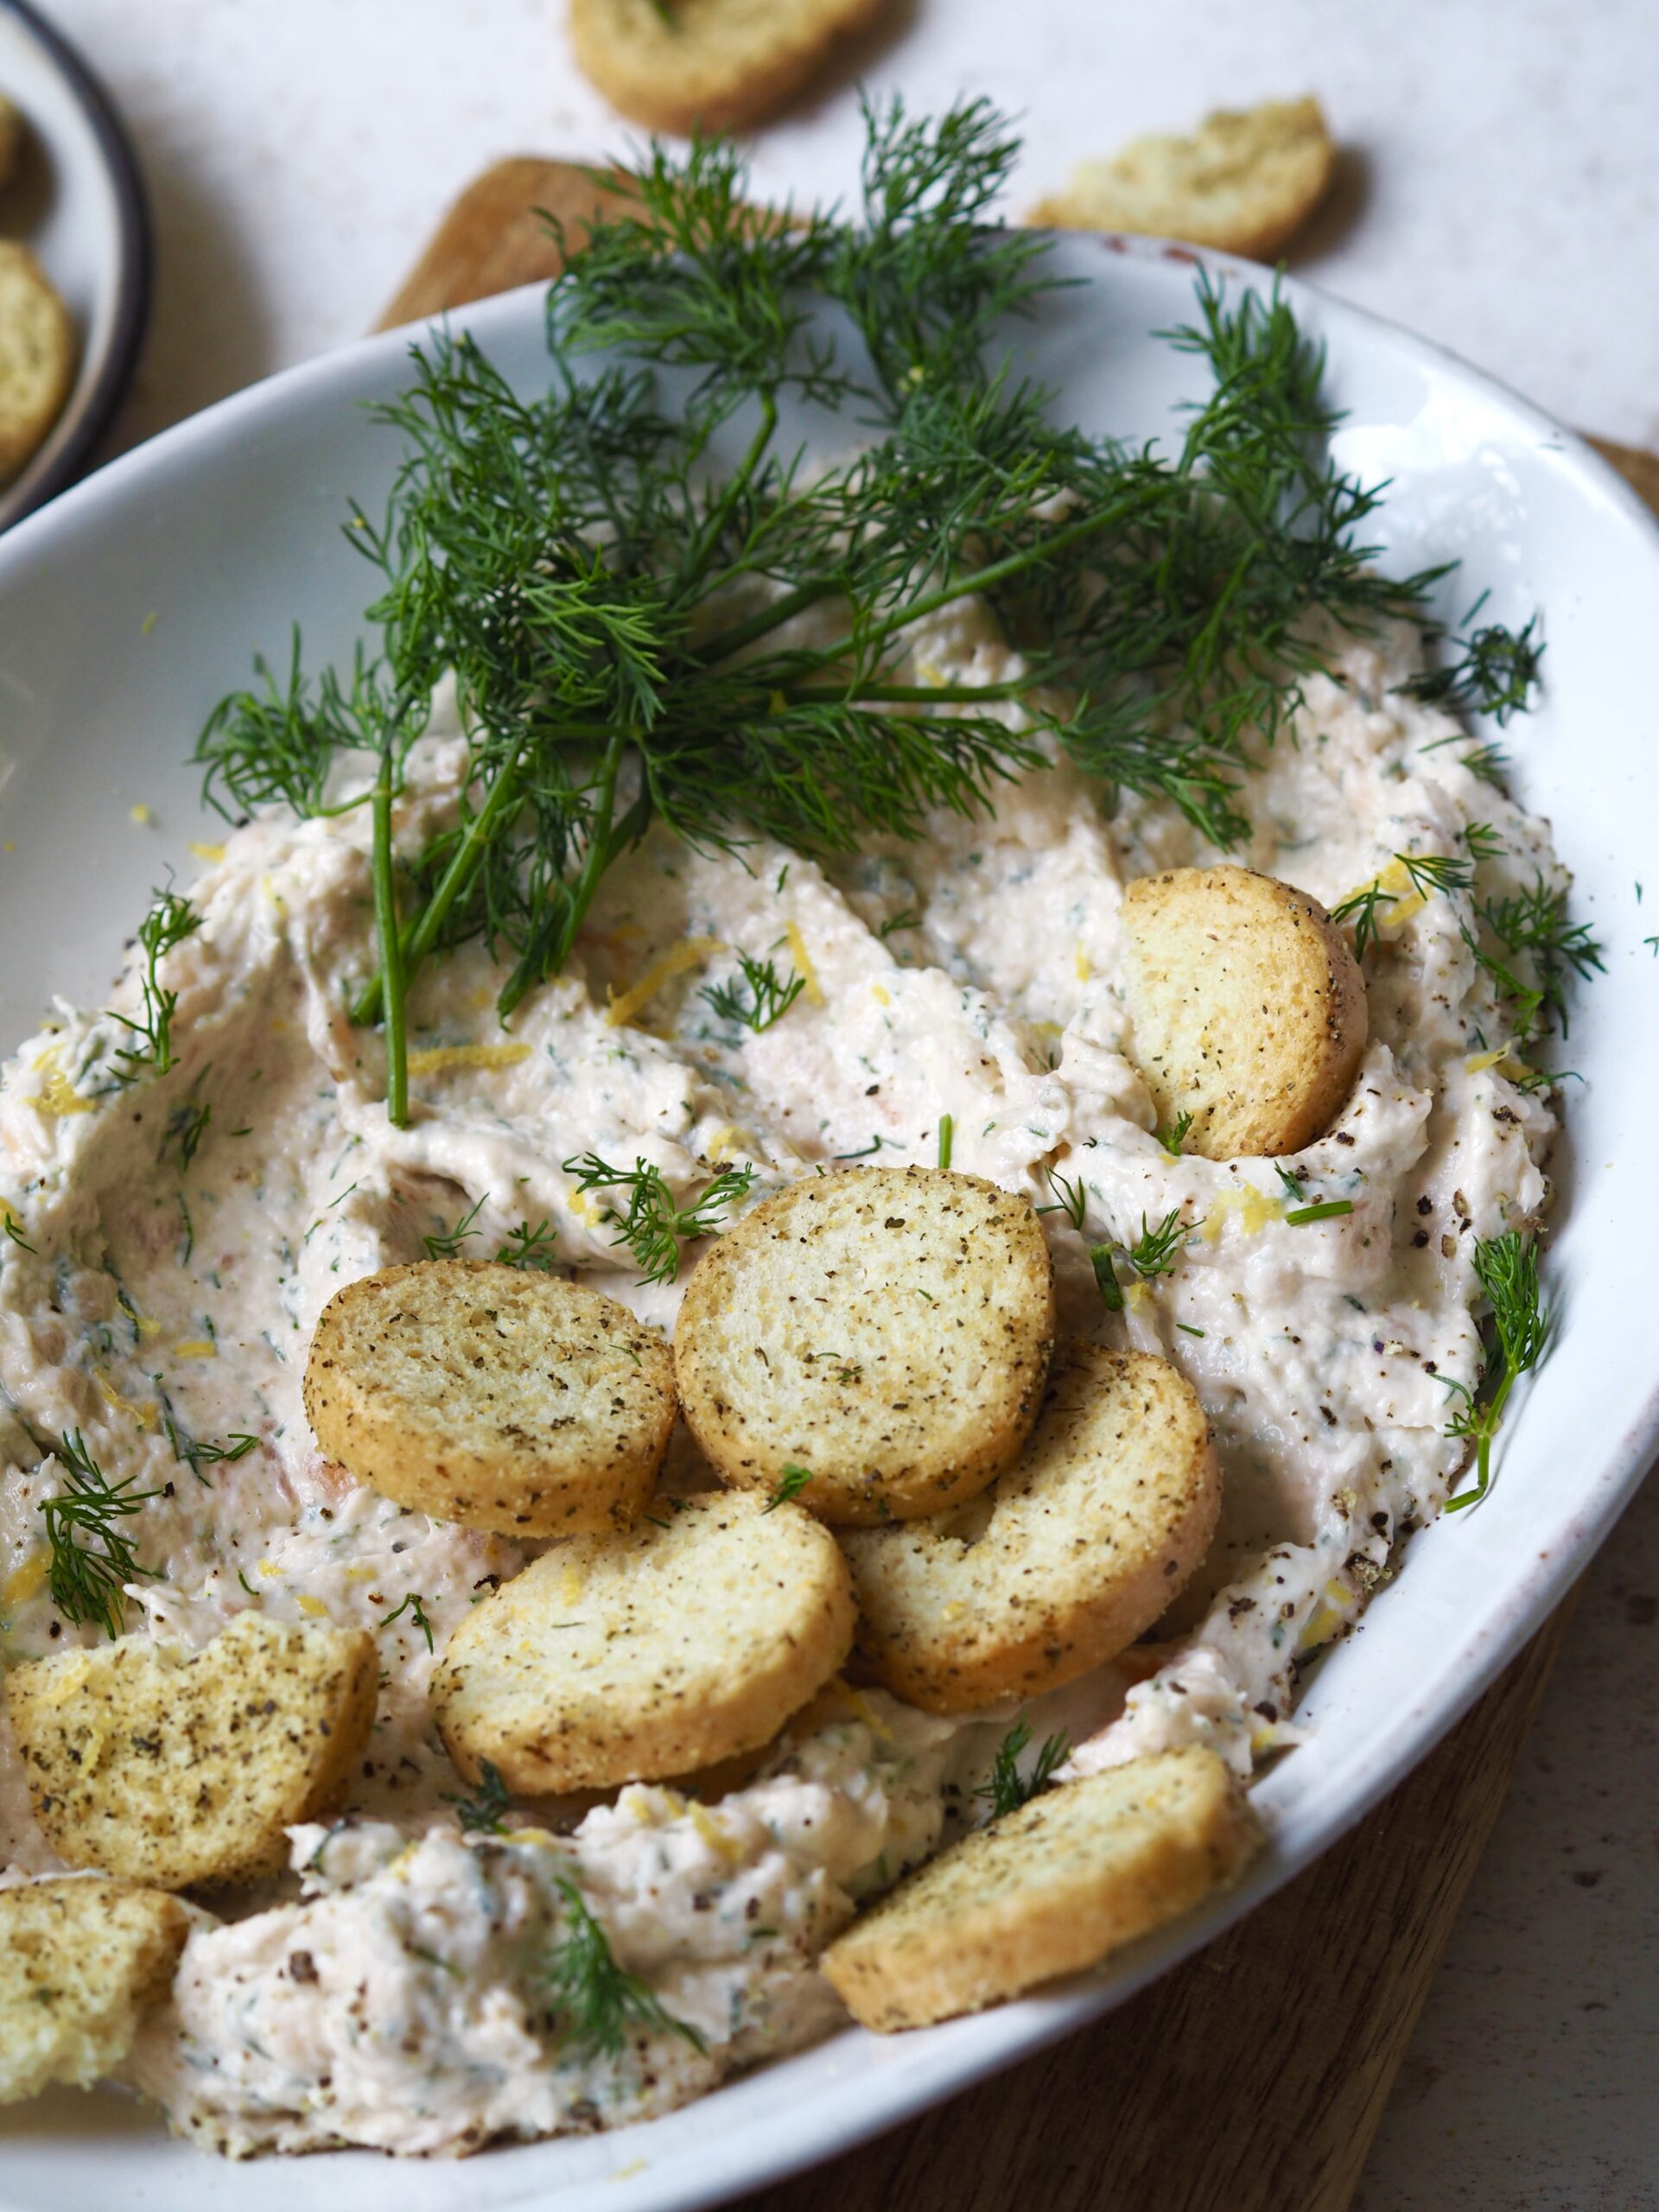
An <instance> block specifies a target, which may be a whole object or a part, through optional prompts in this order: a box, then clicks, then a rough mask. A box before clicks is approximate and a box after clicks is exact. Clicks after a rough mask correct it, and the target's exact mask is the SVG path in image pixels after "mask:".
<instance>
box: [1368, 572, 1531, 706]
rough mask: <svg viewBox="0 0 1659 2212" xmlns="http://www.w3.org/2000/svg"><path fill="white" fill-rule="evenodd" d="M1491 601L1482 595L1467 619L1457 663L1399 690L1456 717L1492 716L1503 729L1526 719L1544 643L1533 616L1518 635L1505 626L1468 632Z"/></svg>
mask: <svg viewBox="0 0 1659 2212" xmlns="http://www.w3.org/2000/svg"><path fill="white" fill-rule="evenodd" d="M1489 597H1490V594H1488V593H1486V592H1483V593H1482V594H1481V595H1480V597H1479V598H1478V600H1477V601H1475V603H1474V605H1473V606H1472V607H1471V608H1470V610H1469V612H1468V613H1467V614H1465V616H1464V618H1463V619H1464V624H1465V634H1464V635H1463V636H1461V637H1457V638H1454V639H1452V643H1453V644H1454V645H1457V646H1458V648H1459V653H1458V658H1456V659H1455V660H1453V661H1451V662H1448V663H1447V664H1446V666H1444V667H1442V668H1431V669H1426V670H1424V671H1422V673H1421V675H1418V676H1411V677H1407V679H1406V681H1405V682H1404V683H1402V685H1401V686H1400V689H1401V690H1402V692H1404V693H1405V694H1406V696H1408V698H1412V699H1421V700H1425V701H1427V702H1428V703H1429V704H1431V705H1433V706H1437V707H1445V708H1446V709H1449V710H1451V711H1453V712H1456V713H1461V714H1474V715H1491V717H1492V719H1493V720H1494V721H1496V722H1497V725H1498V727H1499V728H1502V727H1503V724H1504V723H1505V722H1507V721H1509V719H1510V715H1519V714H1524V713H1525V712H1526V710H1527V709H1528V707H1529V705H1530V703H1531V700H1532V693H1533V688H1534V686H1535V684H1536V683H1537V681H1538V670H1539V665H1540V664H1541V661H1542V659H1543V657H1544V644H1543V639H1541V637H1540V635H1539V633H1538V620H1539V618H1538V617H1537V615H1533V617H1532V618H1531V620H1529V622H1527V623H1526V625H1525V626H1524V627H1522V629H1520V630H1509V629H1506V628H1505V627H1504V626H1503V624H1502V623H1501V622H1489V623H1486V624H1484V625H1483V626H1481V627H1480V628H1479V629H1478V630H1477V629H1470V628H1469V627H1468V626H1469V625H1470V624H1471V623H1472V622H1473V620H1474V619H1475V617H1476V615H1477V614H1478V613H1479V612H1480V610H1481V608H1482V607H1484V605H1485V604H1486V601H1487V599H1488V598H1489Z"/></svg>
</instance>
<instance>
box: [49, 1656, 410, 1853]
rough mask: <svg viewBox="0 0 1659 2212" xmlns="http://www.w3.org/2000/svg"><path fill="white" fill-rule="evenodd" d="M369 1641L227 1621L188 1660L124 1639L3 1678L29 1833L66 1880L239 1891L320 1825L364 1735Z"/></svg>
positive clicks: (370, 1695)
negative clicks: (39, 1837)
mask: <svg viewBox="0 0 1659 2212" xmlns="http://www.w3.org/2000/svg"><path fill="white" fill-rule="evenodd" d="M377 1687H378V1684H377V1659H376V1654H375V1645H374V1638H373V1637H372V1636H370V1635H368V1634H366V1633H365V1631H364V1630H360V1629H340V1628H290V1627H287V1626H285V1625H283V1624H281V1623H278V1622H277V1621H270V1620H266V1619H265V1618H264V1616H263V1615H262V1614H259V1613H252V1612H249V1613H239V1614H238V1616H237V1618H235V1619H234V1620H233V1621H232V1623H231V1624H230V1626H229V1627H228V1628H226V1629H223V1630H220V1632H219V1635H218V1636H216V1637H214V1638H213V1642H212V1643H208V1644H206V1645H204V1646H203V1648H202V1649H200V1651H197V1652H194V1653H193V1652H190V1651H188V1650H186V1649H185V1648H184V1647H183V1646H182V1645H181V1644H175V1643H162V1642H159V1641H157V1640H156V1638H154V1637H149V1636H124V1637H120V1638H118V1640H117V1641H116V1642H115V1643H106V1644H102V1645H99V1647H98V1648H97V1649H93V1650H89V1651H65V1652H61V1653H59V1654H58V1655H57V1656H55V1657H53V1658H50V1659H35V1660H30V1661H29V1662H27V1663H26V1664H24V1665H22V1666H21V1667H16V1668H14V1669H12V1671H11V1673H10V1675H8V1676H7V1677H6V1706H7V1710H8V1712H9V1713H10V1718H11V1725H12V1729H13V1732H14V1733H15V1734H16V1738H17V1744H18V1748H19V1750H20V1751H22V1759H23V1771H24V1773H25V1775H26V1777H27V1778H28V1782H29V1796H30V1797H31V1798H32V1799H33V1801H34V1806H35V1819H36V1820H37V1821H39V1822H40V1825H41V1830H42V1832H43V1834H45V1836H46V1839H47V1840H48V1843H50V1845H51V1846H52V1847H53V1849H54V1851H55V1852H56V1853H58V1855H59V1857H60V1859H65V1860H67V1863H68V1864H69V1865H70V1866H96V1867H99V1868H100V1869H101V1870H102V1871H103V1872H105V1873H109V1874H119V1875H123V1876H124V1877H125V1878H127V1879H129V1880H130V1881H136V1882H150V1883H154V1884H155V1885H156V1887H157V1888H158V1889H163V1890H181V1889H186V1888H189V1887H192V1886H194V1885H206V1886H216V1885H226V1884H234V1883H241V1882H251V1881H257V1880H258V1879H260V1878H262V1877H264V1875H267V1874H274V1873H277V1872H280V1871H281V1870H282V1868H283V1866H285V1865H286V1863H287V1856H288V1853H287V1845H286V1840H285V1838H284V1836H283V1829H284V1828H286V1827H289V1825H290V1824H291V1823H292V1822H294V1821H315V1820H317V1819H319V1818H321V1816H322V1815H324V1814H327V1813H330V1812H333V1811H334V1810H335V1808H337V1807H338V1805H339V1803H340V1800H341V1798H342V1797H343V1796H344V1795H345V1792H346V1784H347V1782H348V1781H349V1779H350V1777H351V1772H352V1770H353V1767H354V1766H355V1764H356V1763H357V1761H358V1760H359V1758H361V1756H362V1753H363V1750H364V1747H365V1745H366V1744H367V1742H368V1738H369V1731H370V1729H371V1727H372V1726H373V1723H374V1707H375V1695H376V1690H377Z"/></svg>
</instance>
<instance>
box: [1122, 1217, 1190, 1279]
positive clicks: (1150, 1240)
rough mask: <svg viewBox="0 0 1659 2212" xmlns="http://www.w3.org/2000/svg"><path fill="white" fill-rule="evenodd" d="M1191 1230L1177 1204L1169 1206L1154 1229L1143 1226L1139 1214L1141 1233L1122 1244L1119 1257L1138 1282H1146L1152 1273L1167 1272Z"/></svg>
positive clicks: (1145, 1220) (1145, 1221) (1145, 1219)
mask: <svg viewBox="0 0 1659 2212" xmlns="http://www.w3.org/2000/svg"><path fill="white" fill-rule="evenodd" d="M1191 1235H1192V1230H1191V1228H1190V1227H1189V1225H1188V1224H1187V1223H1186V1222H1185V1221H1184V1220H1183V1219H1182V1217H1181V1209H1180V1208H1179V1206H1172V1207H1171V1208H1170V1210H1169V1211H1168V1212H1167V1213H1166V1215H1165V1216H1164V1217H1163V1219H1162V1220H1161V1221H1160V1223H1159V1224H1158V1225H1157V1227H1156V1228H1155V1229H1149V1228H1148V1227H1147V1217H1146V1216H1145V1214H1142V1215H1141V1234H1140V1236H1137V1237H1136V1239H1135V1243H1133V1244H1128V1245H1125V1246H1124V1247H1123V1256H1124V1258H1125V1259H1126V1260H1127V1261H1128V1263H1129V1265H1130V1266H1131V1267H1132V1268H1134V1269H1135V1273H1136V1274H1137V1275H1139V1276H1140V1278H1141V1281H1142V1282H1147V1281H1150V1280H1151V1279H1152V1277H1153V1276H1154V1275H1166V1274H1169V1272H1170V1271H1171V1269H1172V1268H1173V1267H1174V1265H1175V1262H1176V1258H1177V1256H1178V1255H1179V1252H1180V1249H1181V1247H1182V1245H1183V1244H1185V1242H1186V1240H1187V1238H1188V1237H1189V1236H1191Z"/></svg>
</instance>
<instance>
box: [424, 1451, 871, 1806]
mask: <svg viewBox="0 0 1659 2212" xmlns="http://www.w3.org/2000/svg"><path fill="white" fill-rule="evenodd" d="M658 1507H660V1513H659V1512H658ZM852 1640H853V1597H852V1585H851V1580H850V1577H849V1574H848V1572H847V1563H846V1561H845V1560H843V1559H842V1555H841V1552H840V1549H839V1548H838V1546H837V1545H836V1540H835V1538H834V1537H833V1536H832V1535H830V1534H829V1531H828V1530H827V1529H823V1528H822V1527H820V1525H819V1524H818V1522H816V1521H815V1520H814V1519H813V1518H812V1516H811V1515H810V1513H803V1512H802V1511H801V1510H799V1508H798V1507H797V1506H792V1505H780V1506H779V1507H778V1508H777V1509H776V1510H768V1509H767V1508H766V1506H765V1505H763V1504H762V1503H761V1501H760V1499H759V1498H757V1497H746V1496H744V1495H742V1494H741V1493H740V1492H734V1491H711V1492H709V1493H707V1494H705V1495H703V1496H702V1497H687V1498H679V1499H670V1498H664V1499H659V1500H658V1506H657V1507H653V1509H652V1513H651V1515H650V1516H647V1517H645V1518H644V1519H642V1520H640V1521H639V1522H638V1523H637V1524H636V1525H635V1526H634V1527H633V1528H632V1529H629V1530H628V1531H627V1532H626V1534H617V1535H606V1536H569V1537H567V1538H565V1539H564V1541H563V1542H560V1543H558V1544H556V1545H555V1546H554V1547H553V1548H552V1549H551V1550H550V1551H547V1552H544V1553H543V1554H542V1556H541V1558H539V1559H538V1560H535V1561H534V1562H533V1563H532V1564H531V1566H529V1567H526V1568H525V1569H524V1573H522V1574H518V1575H515V1576H514V1577H513V1579H512V1581H511V1582H507V1583H504V1584H503V1585H502V1586H501V1587H500V1589H499V1590H497V1591H496V1592H493V1595H491V1596H490V1597H488V1598H486V1599H484V1600H483V1602H482V1603H481V1604H480V1605H477V1606H476V1607H474V1611H472V1613H471V1614H470V1615H469V1616H468V1618H467V1619H466V1620H464V1621H463V1622H462V1623H461V1626H460V1627H459V1628H458V1629H457V1630H455V1632H454V1635H453V1636H452V1637H450V1639H449V1641H448V1644H447V1645H446V1646H445V1648H444V1653H443V1657H442V1660H441V1661H440V1662H439V1665H438V1669H437V1672H436V1673H435V1675H434V1677H433V1681H432V1691H431V1700H432V1710H433V1713H434V1714H435V1717H436V1719H437V1723H438V1726H439V1728H440V1729H441V1730H442V1735H443V1740H444V1742H445V1744H446V1745H448V1751H449V1756H450V1757H451V1758H453V1759H454V1763H455V1764H456V1766H457V1767H458V1768H459V1769H460V1770H461V1773H462V1774H463V1775H465V1776H466V1777H467V1779H468V1780H469V1781H476V1780H478V1779H479V1777H480V1775H481V1774H482V1771H483V1765H484V1762H485V1761H486V1760H487V1761H488V1762H489V1763H490V1764H491V1765H493V1766H494V1767H495V1768H497V1769H498V1770H499V1772H500V1773H501V1775H502V1777H504V1778H505V1781H506V1783H507V1784H508V1786H509V1787H510V1788H511V1789H515V1790H518V1791H520V1792H523V1793H526V1794H529V1795H531V1796H535V1795H538V1794H539V1795H545V1794H547V1793H550V1792H555V1791H561V1790H568V1789H609V1788H611V1787H612V1786H613V1784H615V1783H621V1782H652V1781H659V1780H664V1779H666V1778H668V1777H672V1776H676V1775H685V1774H690V1773H692V1772H694V1771H695V1770H696V1769H698V1768H700V1767H707V1766H712V1765H714V1764H715V1763H716V1762H717V1761H720V1760H722V1759H729V1758H734V1757H735V1756H736V1755H737V1754H738V1753H740V1752H741V1751H750V1750H752V1749H753V1748H754V1746H755V1745H760V1744H764V1743H766V1741H767V1739H768V1738H770V1737H772V1735H774V1734H775V1733H776V1732H777V1731H778V1730H779V1728H780V1727H781V1726H783V1724H784V1722H785V1720H786V1719H788V1717H789V1715H790V1714H791V1713H793V1712H794V1711H795V1710H796V1708H797V1707H799V1706H802V1705H804V1704H805V1703H806V1701H807V1700H808V1699H809V1698H810V1696H812V1694H813V1693H814V1692H815V1691H816V1690H817V1688H819V1686H820V1685H821V1684H822V1683H823V1682H825V1681H828V1680H829V1676H830V1675H833V1674H834V1673H835V1671H836V1668H837V1667H839V1666H840V1664H841V1662H842V1660H843V1659H844V1658H845V1657H846V1656H847V1653H848V1650H849V1648H850V1646H851V1644H852Z"/></svg>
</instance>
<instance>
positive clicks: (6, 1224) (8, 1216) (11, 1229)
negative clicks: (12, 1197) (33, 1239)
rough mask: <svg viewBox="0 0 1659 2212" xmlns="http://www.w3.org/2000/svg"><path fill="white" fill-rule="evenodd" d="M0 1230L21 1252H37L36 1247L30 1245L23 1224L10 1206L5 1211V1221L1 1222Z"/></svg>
mask: <svg viewBox="0 0 1659 2212" xmlns="http://www.w3.org/2000/svg"><path fill="white" fill-rule="evenodd" d="M0 1228H3V1229H4V1230H5V1232H6V1234H7V1236H10V1239H11V1241H12V1243H14V1244H15V1245H16V1247H17V1249H18V1250H19V1251H20V1252H30V1253H32V1252H33V1251H34V1250H35V1247H34V1246H33V1245H32V1244H31V1243H29V1239H28V1237H27V1236H24V1234H23V1224H22V1222H21V1221H19V1220H18V1218H17V1217H16V1214H15V1213H13V1211H11V1208H10V1206H7V1207H6V1209H5V1216H4V1219H3V1221H0Z"/></svg>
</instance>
